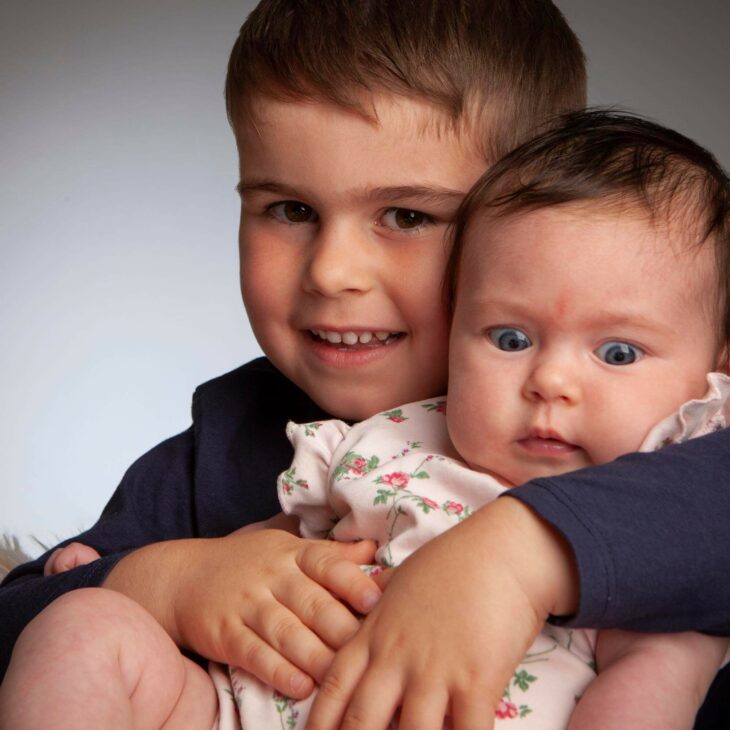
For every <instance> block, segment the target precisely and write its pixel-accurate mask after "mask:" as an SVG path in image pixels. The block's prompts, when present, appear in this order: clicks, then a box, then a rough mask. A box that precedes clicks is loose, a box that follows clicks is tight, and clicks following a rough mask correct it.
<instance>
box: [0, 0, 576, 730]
mask: <svg viewBox="0 0 730 730" xmlns="http://www.w3.org/2000/svg"><path fill="white" fill-rule="evenodd" d="M323 39H326V42H324V43H323ZM546 70H547V71H548V72H547V73H546ZM227 101H228V107H229V113H230V118H231V122H232V125H233V128H234V131H235V134H236V139H237V142H238V146H239V151H240V159H241V185H240V190H241V195H242V200H243V206H242V219H241V272H242V275H241V283H242V291H243V297H244V302H245V304H246V308H247V312H248V314H249V317H250V319H251V323H252V326H253V329H254V332H255V334H256V336H257V338H258V340H259V342H260V344H261V346H262V348H263V350H264V352H266V353H267V355H268V357H269V358H270V360H271V363H272V364H273V366H274V367H272V365H271V364H269V363H268V362H266V361H257V362H255V363H252V364H250V365H248V366H246V367H244V368H241V369H239V370H238V371H235V372H234V373H231V374H229V375H227V376H224V377H223V378H220V379H218V380H217V381H213V382H211V383H209V384H207V385H206V386H204V387H202V388H201V389H199V390H198V391H197V393H196V396H195V401H194V427H193V428H192V429H191V430H190V431H188V432H186V433H184V434H182V435H180V436H178V437H175V438H174V439H172V440H170V441H168V442H165V443H163V444H161V445H160V446H159V447H157V448H156V449H154V450H153V451H152V452H150V453H149V454H148V455H146V456H145V457H143V458H142V459H141V460H140V461H139V462H137V464H135V465H134V466H133V467H132V469H131V470H130V472H129V473H128V474H127V475H126V477H125V479H124V481H123V483H122V484H121V485H120V488H119V490H118V491H117V493H116V494H115V495H114V497H113V498H112V500H111V502H110V504H109V505H108V507H107V509H106V510H105V512H104V514H103V516H102V518H101V520H100V521H99V523H97V525H95V526H94V527H93V528H92V529H91V530H89V531H88V532H87V533H85V534H83V535H81V536H79V538H78V541H79V542H83V543H85V544H87V545H89V546H90V547H92V548H94V549H95V550H97V551H98V552H99V553H100V554H101V555H103V556H104V557H102V559H101V560H98V561H96V562H94V563H92V564H90V565H89V566H85V567H83V568H79V569H78V570H75V571H70V572H68V573H65V574H63V575H56V576H53V577H51V578H48V579H45V580H44V579H43V578H41V576H40V572H41V563H40V562H38V563H36V564H31V565H30V566H25V567H23V568H21V569H20V570H18V571H16V572H15V573H14V574H13V575H11V576H10V577H9V580H8V582H7V584H6V585H5V586H4V588H3V589H2V592H0V600H2V612H3V615H4V616H7V617H8V618H7V620H6V621H5V622H4V625H3V629H2V630H3V632H4V636H3V642H2V643H3V646H2V651H3V665H5V663H6V662H7V661H8V658H9V654H10V649H11V647H12V644H13V643H14V642H15V639H16V638H17V636H18V634H20V632H21V631H22V629H23V628H24V627H25V625H26V624H27V623H28V622H29V621H30V620H31V619H32V618H33V616H35V615H36V614H38V613H39V612H40V611H41V610H42V609H43V608H44V607H45V606H46V605H48V604H49V603H51V601H53V600H54V599H56V598H58V597H59V596H62V598H61V600H59V601H57V602H56V603H55V604H54V609H56V613H59V612H61V611H64V610H65V611H69V612H74V611H77V606H76V604H77V603H79V604H82V605H81V606H79V607H78V611H84V608H83V606H90V605H94V606H95V607H96V609H95V610H94V611H93V613H94V615H97V616H100V617H104V618H109V617H111V616H113V615H115V610H119V611H121V612H122V614H124V615H126V612H128V611H132V612H134V610H135V609H137V606H135V605H134V604H132V603H131V602H129V601H122V600H121V598H123V596H120V595H119V594H126V595H127V596H129V597H131V598H132V599H134V601H136V603H138V604H140V605H141V606H142V607H144V608H145V609H146V610H147V611H148V612H149V614H151V615H152V616H153V617H154V618H155V619H156V620H157V621H158V622H159V624H160V625H161V626H162V627H163V628H164V629H165V630H166V632H167V634H169V636H171V637H172V639H173V640H174V641H175V643H176V644H177V645H178V646H180V647H181V648H184V649H186V650H188V651H191V652H194V653H195V654H196V655H199V656H203V657H206V658H211V659H217V660H219V661H222V662H226V663H230V664H235V665H239V666H242V667H244V668H246V669H247V670H249V671H251V672H253V673H254V674H256V675H257V676H259V677H260V678H261V679H262V680H264V681H267V682H269V683H271V684H273V685H274V686H276V687H277V688H278V689H279V690H280V691H282V692H286V693H287V694H290V695H293V696H305V695H307V694H308V693H309V692H310V691H311V689H312V687H313V680H320V679H321V678H322V677H323V675H324V671H325V670H326V668H327V667H328V666H329V663H330V661H331V658H332V656H333V649H336V648H338V647H339V646H340V645H342V644H343V643H344V641H345V640H346V639H347V638H349V636H350V635H351V634H352V633H353V632H354V631H355V630H356V628H357V626H358V623H357V620H356V619H355V618H354V616H352V614H351V613H350V611H349V610H347V609H346V608H345V607H344V606H343V604H342V603H340V601H338V600H336V599H335V598H334V597H332V596H330V594H329V592H328V591H327V590H325V589H328V590H329V591H331V592H333V593H335V594H336V595H337V596H338V597H339V598H340V599H343V600H344V601H345V602H347V603H349V604H350V606H352V608H354V609H355V610H358V611H360V612H365V611H367V610H368V608H369V607H371V606H372V604H373V602H374V601H375V600H377V598H378V596H379V590H378V588H377V586H376V585H375V583H374V582H373V581H371V580H370V579H369V578H367V577H366V576H363V575H361V573H360V571H359V569H358V568H357V567H356V564H357V563H361V562H367V561H368V560H369V559H370V557H371V553H372V549H373V548H372V545H369V544H367V543H366V544H363V545H359V546H352V547H350V548H347V549H343V548H342V547H341V546H336V545H332V544H328V543H316V542H315V543H310V542H308V541H302V540H299V539H297V538H294V537H292V536H282V534H281V533H280V532H274V531H268V532H265V533H257V534H255V535H237V536H231V537H229V538H225V537H223V536H225V535H228V533H230V532H231V531H233V530H234V529H236V528H238V527H240V526H241V525H242V524H247V523H250V522H253V521H258V520H262V519H265V518H267V517H270V516H271V515H272V514H274V513H275V512H276V499H275V495H273V494H272V490H271V488H270V487H271V485H272V484H274V483H275V478H276V475H277V474H278V472H279V471H281V469H282V468H283V467H285V466H286V464H287V462H288V461H289V458H290V448H289V446H288V444H287V442H286V438H285V436H284V430H283V429H284V425H285V423H286V421H287V420H288V419H297V420H314V419H316V418H319V417H322V416H324V415H325V414H327V413H329V414H331V415H335V416H339V417H343V418H347V419H349V420H358V419H362V418H365V417H367V416H369V415H372V414H373V413H375V412H377V411H378V410H382V409H383V408H386V407H387V406H389V405H395V404H397V403H400V402H403V401H407V400H413V399H415V398H420V397H427V396H429V395H435V394H437V393H440V392H442V391H443V388H444V387H445V383H446V363H447V358H446V350H447V326H446V321H447V319H446V314H445V311H444V308H443V305H442V302H441V298H440V294H439V292H440V285H441V277H442V274H443V268H444V264H445V260H446V254H447V251H446V247H445V244H444V232H445V230H446V228H447V226H448V224H449V223H450V221H451V219H452V217H453V215H454V212H455V211H456V209H457V207H458V205H459V203H460V202H461V199H462V197H463V196H464V194H465V193H466V191H467V190H468V189H469V187H470V186H471V184H472V183H473V182H474V180H476V178H477V177H478V176H479V175H480V174H481V172H482V171H483V169H484V168H485V167H486V166H487V165H488V164H489V163H490V162H491V161H493V160H494V159H496V158H497V157H498V156H500V155H501V154H502V153H503V152H505V151H506V150H507V149H509V148H511V147H512V146H514V145H515V144H516V143H517V142H518V141H519V140H520V138H521V137H523V136H526V135H527V134H528V133H529V132H530V130H531V128H532V127H534V126H536V125H538V124H539V123H541V122H542V121H544V120H545V119H546V118H548V117H551V116H553V115H554V114H556V113H558V112H561V111H564V110H567V109H571V108H576V107H580V106H582V105H583V103H584V101H585V73H584V65H583V56H582V53H581V50H580V47H579V44H578V42H577V40H576V38H575V37H574V35H573V34H572V32H571V31H570V29H569V28H568V27H567V25H566V24H565V22H564V20H563V18H562V16H561V15H560V13H559V12H558V11H557V9H556V8H555V7H554V6H553V5H552V3H551V2H549V1H548V0H529V2H525V3H518V4H515V3H512V2H501V1H495V0H485V1H484V2H479V3H471V2H468V3H467V2H463V3H460V2H453V1H452V0H449V2H442V1H438V2H426V3H418V4H413V5H411V4H401V3H390V2H384V1H378V2H369V3H360V2H358V3H350V2H342V3H336V4H323V3H319V2H274V1H266V2H263V3H261V4H260V5H259V7H258V8H257V9H256V10H255V11H254V13H252V14H251V16H250V17H249V19H248V20H247V22H246V24H245V25H244V27H243V29H242V31H241V35H240V37H239V40H238V41H237V43H236V46H235V48H234V50H233V53H232V57H231V62H230V68H229V76H228V82H227ZM353 336H354V337H355V340H356V343H352V338H353ZM343 340H344V342H343ZM163 541H164V542H163ZM99 585H104V586H105V587H106V588H112V589H114V590H115V591H116V592H115V593H111V592H105V593H104V596H103V597H102V598H100V597H99V596H98V595H97V594H94V593H93V592H92V594H91V596H90V595H89V593H88V592H78V591H77V592H74V591H71V589H74V588H84V587H89V586H99ZM69 591H71V592H69ZM63 594H65V595H63ZM115 601H116V602H118V603H119V607H118V609H115V608H114V606H112V605H107V604H110V603H113V602H115ZM101 602H104V608H103V610H100V609H99V605H98V604H99V603H101ZM84 615H86V613H84ZM44 617H45V619H53V617H54V613H51V614H48V613H46V614H44V616H43V617H39V621H43V620H44ZM53 620H55V619H53ZM133 621H136V619H135V618H134V617H133V616H128V617H127V618H126V619H123V618H122V616H119V620H118V621H116V622H114V624H115V625H116V626H122V625H124V626H132V625H133V623H132V622H133ZM143 621H144V619H140V620H139V621H136V623H134V625H135V626H137V625H142V622H143ZM35 626H36V627H37V626H38V623H36V624H35ZM104 630H105V629H104V628H102V629H100V632H101V633H103V632H104ZM141 631H142V629H138V630H137V641H136V642H132V641H131V639H130V638H127V639H126V640H125V646H127V647H128V648H129V649H132V645H133V643H136V644H138V645H139V647H140V648H141V649H145V648H149V647H151V646H153V645H154V646H159V642H158V643H156V644H153V642H152V639H150V641H145V640H144V639H143V635H142V633H140V632H141ZM87 633H88V639H87V640H86V641H85V642H84V645H85V646H87V647H88V648H89V649H90V650H91V647H92V644H93V642H92V641H91V636H92V635H94V633H95V631H94V628H93V627H92V626H91V624H89V625H88V626H87ZM61 636H62V634H61ZM115 637H116V638H117V639H121V635H120V634H115ZM31 639H32V633H31V635H30V636H29V635H24V639H22V640H21V641H20V642H19V643H18V646H17V651H16V652H15V655H14V660H13V661H14V663H16V664H17V663H19V662H22V660H23V656H24V653H25V654H27V653H28V652H29V651H30V649H27V648H26V649H25V650H24V648H23V647H24V645H26V646H30V645H31V643H32V642H31ZM46 646H47V644H46ZM155 653H156V654H157V655H158V656H162V653H161V650H156V651H155ZM176 661H178V662H181V661H182V660H181V659H180V658H179V657H178V658H177V659H176ZM195 669H197V667H194V666H193V665H192V664H191V663H190V662H189V661H187V660H186V661H184V662H182V664H181V665H179V667H178V671H180V672H181V673H180V675H179V677H183V678H184V677H186V676H187V677H188V679H189V680H190V681H195V678H196V677H198V674H197V673H196V671H195ZM191 678H192V679H191ZM109 686H111V685H109ZM4 690H7V691H8V692H10V690H9V689H8V688H7V687H4ZM99 699H100V700H103V696H102V695H99ZM103 704H105V706H106V709H107V711H110V712H116V711H117V710H118V707H117V706H116V705H115V704H114V703H112V702H104V703H103ZM160 704H161V703H160V701H159V698H156V699H155V706H156V707H159V706H160ZM85 709H87V710H90V709H91V708H90V707H87V708H85ZM116 716H120V715H116ZM90 718H91V715H90V713H89V714H87V719H86V721H87V722H89V723H91V724H92V725H93V723H94V721H93V720H92V719H90ZM69 721H70V720H69ZM96 722H97V724H96V726H97V727H98V726H103V725H104V722H103V720H101V719H99V718H97V721H96Z"/></svg>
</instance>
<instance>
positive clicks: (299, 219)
mask: <svg viewBox="0 0 730 730" xmlns="http://www.w3.org/2000/svg"><path fill="white" fill-rule="evenodd" d="M267 211H268V212H269V213H270V214H271V215H272V216H274V218H276V219H277V220H280V221H282V222H284V223H310V222H312V221H314V220H316V219H317V214H316V213H315V212H314V208H312V207H310V206H309V205H305V204H304V203H299V202H298V201H296V200H285V201H283V202H281V203H274V204H273V205H270V206H269V207H268V208H267Z"/></svg>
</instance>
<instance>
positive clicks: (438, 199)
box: [366, 185, 466, 206]
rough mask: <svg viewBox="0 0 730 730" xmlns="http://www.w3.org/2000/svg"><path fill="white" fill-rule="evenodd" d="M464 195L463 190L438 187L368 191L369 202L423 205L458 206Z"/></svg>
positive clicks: (399, 186) (383, 188)
mask: <svg viewBox="0 0 730 730" xmlns="http://www.w3.org/2000/svg"><path fill="white" fill-rule="evenodd" d="M465 195H466V191H465V190H453V189H451V188H444V187H441V186H440V185H433V186H432V185H393V186H389V187H377V188H372V189H371V190H368V191H367V193H366V197H368V198H369V199H371V200H384V201H388V200H403V199H407V200H419V201H423V202H425V203H435V204H445V205H446V204H448V205H455V206H456V205H459V203H461V201H462V199H463V198H464V196H465Z"/></svg>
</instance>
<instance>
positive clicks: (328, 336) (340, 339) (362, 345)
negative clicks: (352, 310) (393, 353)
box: [309, 329, 405, 351]
mask: <svg viewBox="0 0 730 730" xmlns="http://www.w3.org/2000/svg"><path fill="white" fill-rule="evenodd" d="M309 334H310V335H311V337H312V339H313V340H314V341H315V342H317V343H320V344H322V345H325V346H330V347H334V348H336V349H338V350H340V351H348V350H362V349H368V350H372V349H377V348H380V347H383V346H385V345H391V344H393V343H394V342H395V341H397V340H398V339H400V338H401V337H403V336H404V335H405V333H404V332H391V331H389V330H358V331H355V330H344V331H343V330H326V329H312V330H309Z"/></svg>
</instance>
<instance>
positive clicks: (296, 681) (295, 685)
mask: <svg viewBox="0 0 730 730" xmlns="http://www.w3.org/2000/svg"><path fill="white" fill-rule="evenodd" d="M306 681H307V678H306V677H305V676H304V675H303V674H293V675H292V678H291V680H290V682H289V685H290V686H291V688H292V690H294V692H296V691H297V690H299V689H301V688H302V685H303V684H304V683H305V682H306Z"/></svg>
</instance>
